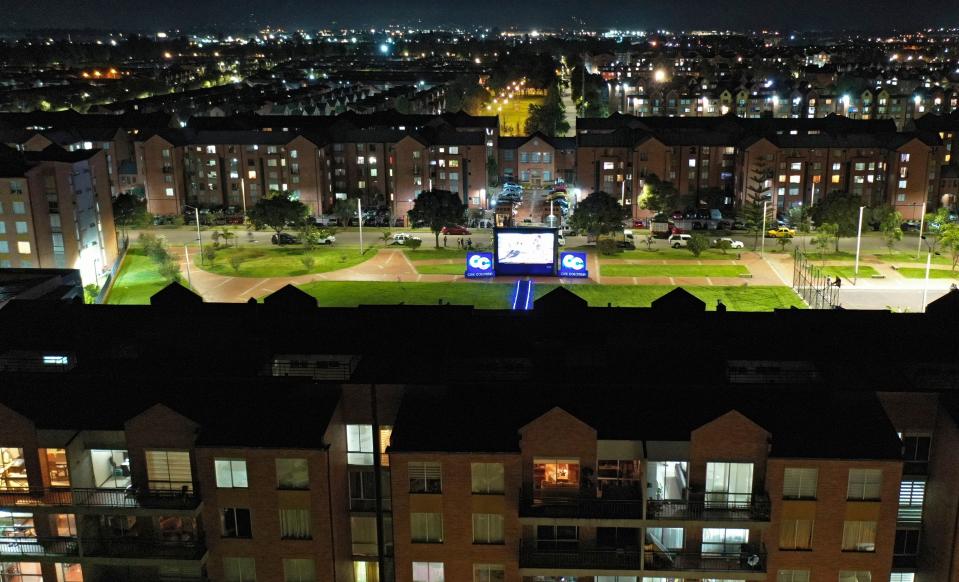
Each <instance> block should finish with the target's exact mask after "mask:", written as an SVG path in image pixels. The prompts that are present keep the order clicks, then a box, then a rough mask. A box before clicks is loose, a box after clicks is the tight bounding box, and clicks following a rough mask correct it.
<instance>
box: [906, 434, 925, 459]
mask: <svg viewBox="0 0 959 582" xmlns="http://www.w3.org/2000/svg"><path fill="white" fill-rule="evenodd" d="M931 440H932V439H930V437H928V436H916V435H907V436H904V437H902V458H903V460H905V461H907V462H924V461H928V460H929V444H930V442H931Z"/></svg>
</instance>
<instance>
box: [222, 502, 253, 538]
mask: <svg viewBox="0 0 959 582" xmlns="http://www.w3.org/2000/svg"><path fill="white" fill-rule="evenodd" d="M220 523H221V524H222V526H223V527H222V529H221V531H222V533H223V537H225V538H251V537H253V526H252V522H251V521H250V510H249V509H247V508H245V507H225V508H224V509H223V513H222V514H221V519H220Z"/></svg>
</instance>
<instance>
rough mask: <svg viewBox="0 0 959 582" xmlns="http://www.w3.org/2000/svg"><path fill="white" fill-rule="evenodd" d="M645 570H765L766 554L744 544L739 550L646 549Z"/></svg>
mask: <svg viewBox="0 0 959 582" xmlns="http://www.w3.org/2000/svg"><path fill="white" fill-rule="evenodd" d="M644 557H645V563H644V566H645V569H646V570H697V571H708V572H765V571H766V554H765V552H761V551H759V550H758V549H757V550H755V551H753V549H752V548H750V547H749V546H748V545H745V546H744V548H743V550H742V551H740V552H728V553H700V552H662V551H658V550H656V551H648V552H646V554H645V556H644Z"/></svg>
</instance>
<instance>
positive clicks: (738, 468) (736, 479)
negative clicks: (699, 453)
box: [706, 463, 753, 508]
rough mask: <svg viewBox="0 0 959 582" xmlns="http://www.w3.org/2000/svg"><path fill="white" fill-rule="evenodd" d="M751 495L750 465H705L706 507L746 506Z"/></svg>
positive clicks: (751, 471)
mask: <svg viewBox="0 0 959 582" xmlns="http://www.w3.org/2000/svg"><path fill="white" fill-rule="evenodd" d="M752 493H753V464H752V463H706V505H707V507H718V508H722V507H741V506H743V505H748V504H749V503H750V502H751V501H752Z"/></svg>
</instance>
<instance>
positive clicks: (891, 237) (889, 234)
mask: <svg viewBox="0 0 959 582" xmlns="http://www.w3.org/2000/svg"><path fill="white" fill-rule="evenodd" d="M890 210H891V209H890ZM879 231H880V232H882V240H883V241H885V243H886V248H887V249H889V254H892V252H893V251H894V250H895V246H896V243H897V242H899V241H901V240H902V214H901V213H899V212H897V211H895V210H892V211H891V212H889V213H887V214H886V215H885V216H883V217H882V218H881V219H880V221H879Z"/></svg>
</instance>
